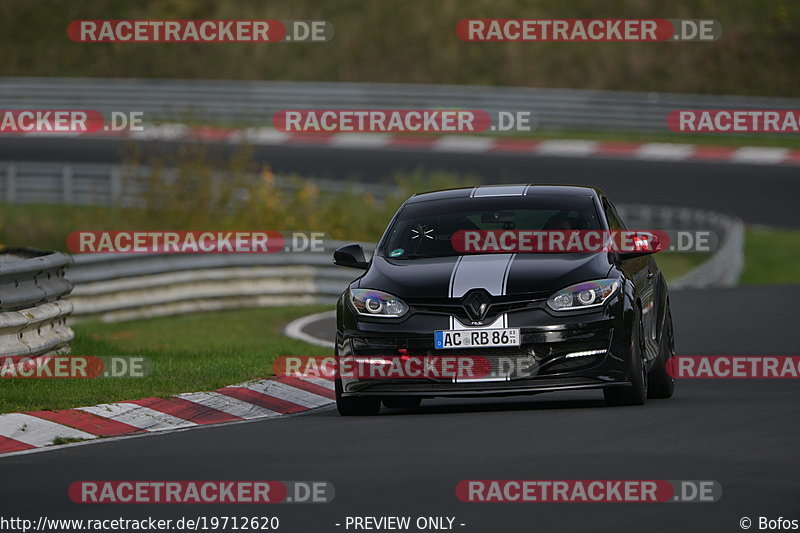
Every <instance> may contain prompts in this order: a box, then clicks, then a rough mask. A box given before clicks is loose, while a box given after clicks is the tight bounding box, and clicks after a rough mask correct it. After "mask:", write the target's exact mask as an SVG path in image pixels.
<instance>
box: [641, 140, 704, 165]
mask: <svg viewBox="0 0 800 533" xmlns="http://www.w3.org/2000/svg"><path fill="white" fill-rule="evenodd" d="M693 153H694V146H693V145H691V144H672V143H647V144H643V145H642V146H641V147H639V150H637V152H636V158H637V159H646V160H649V161H681V160H684V159H688V158H690V157H691V156H692V154H693Z"/></svg>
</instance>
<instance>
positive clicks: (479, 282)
mask: <svg viewBox="0 0 800 533" xmlns="http://www.w3.org/2000/svg"><path fill="white" fill-rule="evenodd" d="M513 260H514V254H478V255H462V256H459V258H458V259H457V260H456V264H455V266H453V273H452V274H451V276H450V298H461V297H462V296H464V295H465V294H466V293H467V292H469V291H470V290H472V289H486V291H487V292H488V293H489V294H491V295H492V296H503V295H505V293H506V283H507V281H508V271H509V269H510V268H511V262H512V261H513Z"/></svg>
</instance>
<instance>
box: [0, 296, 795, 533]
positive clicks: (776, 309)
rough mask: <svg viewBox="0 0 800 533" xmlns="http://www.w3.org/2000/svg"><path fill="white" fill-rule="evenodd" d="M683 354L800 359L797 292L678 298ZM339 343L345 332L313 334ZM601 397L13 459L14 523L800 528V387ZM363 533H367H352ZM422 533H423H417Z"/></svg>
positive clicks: (771, 384)
mask: <svg viewBox="0 0 800 533" xmlns="http://www.w3.org/2000/svg"><path fill="white" fill-rule="evenodd" d="M671 298H672V305H673V314H674V320H675V328H676V332H675V334H676V340H677V351H678V353H679V354H684V355H720V354H725V355H789V354H797V353H798V351H799V350H798V340H799V338H798V334H797V331H798V330H797V325H796V316H797V313H796V303H795V302H797V301H798V298H800V285H798V286H775V287H758V288H737V289H720V290H716V289H708V290H699V291H675V292H673V294H672V296H671ZM306 331H308V332H311V333H315V334H318V335H322V336H325V337H327V338H330V337H331V335H332V323H331V322H330V320H328V321H327V322H321V323H316V324H312V325H311V326H309V328H308V329H307V330H306ZM601 398H602V396H601V394H600V393H599V392H596V391H595V392H592V391H584V392H566V393H552V394H545V395H539V396H533V397H521V398H520V397H517V398H507V399H452V400H434V401H432V400H426V401H425V402H424V403H423V405H422V407H421V408H420V409H418V410H406V411H403V410H394V411H384V412H383V413H382V414H381V415H380V416H377V417H365V418H341V417H339V416H338V415H337V414H336V413H335V411H334V410H333V409H331V408H325V409H322V410H318V411H313V412H310V413H308V414H305V415H299V416H291V417H285V418H282V419H277V420H268V421H263V422H250V423H240V424H235V425H226V426H216V427H207V428H202V429H194V430H191V431H182V432H175V433H169V434H164V435H154V436H147V437H143V438H130V439H123V440H116V441H110V442H100V443H96V444H89V445H78V446H73V447H67V448H62V449H57V450H53V451H48V452H44V453H33V454H26V455H19V456H12V457H6V458H3V459H0V480H2V483H0V516H5V517H8V516H23V517H29V518H33V519H36V518H37V517H38V516H39V515H41V514H46V515H47V516H48V517H50V518H69V517H83V518H116V517H125V518H134V517H146V516H154V517H163V518H175V517H180V516H197V515H206V516H211V515H216V516H225V515H227V516H230V515H234V514H235V515H239V516H241V515H248V516H263V515H272V514H275V515H277V516H279V517H280V519H281V527H280V531H292V532H294V531H302V532H314V533H323V532H328V531H331V532H336V531H346V530H345V528H344V527H343V526H341V527H337V526H335V525H334V524H336V523H340V524H344V520H345V517H347V516H376V515H384V516H385V515H392V516H394V515H408V516H412V517H417V516H422V515H431V516H454V517H456V524H460V523H464V524H465V526H463V527H462V526H456V528H455V529H456V531H465V532H480V533H493V532H535V531H541V532H561V531H564V532H576V531H654V532H674V531H690V532H694V531H698V532H717V531H719V532H725V531H731V532H733V531H741V529H740V527H739V520H740V518H741V517H744V516H748V517H750V518H751V519H752V520H753V521H754V523H755V525H754V526H753V527H752V528H751V529H752V530H757V529H758V526H757V524H758V517H759V516H765V517H769V518H771V519H775V518H778V517H780V516H782V517H788V518H792V519H800V511H799V510H798V509H799V508H798V505H797V501H798V499H800V481H798V480H799V479H800V463H798V461H797V444H798V442H800V425H799V424H798V417H797V402H798V399H800V381H798V380H684V381H681V382H680V383H679V384H678V389H677V391H676V395H675V396H674V397H673V398H672V399H669V400H659V401H652V400H651V401H649V402H648V403H647V404H646V405H645V406H643V407H620V408H609V407H605V406H604V403H603V401H602V399H601ZM124 479H138V480H165V479H166V480H189V479H196V480H203V479H205V480H210V479H218V480H234V479H241V480H248V479H250V480H253V479H265V480H328V481H331V482H333V484H334V485H335V487H336V498H335V500H334V501H333V502H332V503H330V504H316V505H301V504H282V505H275V506H259V507H254V506H247V505H239V506H227V505H226V506H221V505H215V506H200V505H127V506H126V505H95V506H89V505H77V504H74V503H72V502H71V501H70V500H69V499H68V497H67V488H68V487H69V485H70V483H72V482H73V481H76V480H124ZM464 479H673V480H675V479H695V480H697V479H707V480H708V479H713V480H717V481H719V482H720V483H721V485H722V489H723V494H722V498H721V500H720V501H718V502H715V503H654V504H619V503H616V504H614V503H592V504H588V503H572V504H569V503H559V504H541V503H514V504H512V503H506V504H478V503H471V504H470V503H461V502H459V501H458V500H457V499H456V497H455V486H456V484H457V483H458V481H460V480H464ZM349 531H353V530H352V529H350V530H349ZM412 531H416V530H415V529H412Z"/></svg>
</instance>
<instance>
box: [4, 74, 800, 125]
mask: <svg viewBox="0 0 800 533" xmlns="http://www.w3.org/2000/svg"><path fill="white" fill-rule="evenodd" d="M0 101H2V102H3V107H4V108H5V109H26V108H27V109H93V110H97V111H100V112H103V113H106V114H107V113H110V112H111V111H125V112H127V111H143V112H144V117H145V119H146V120H147V121H148V122H152V121H158V120H167V121H174V120H180V121H184V120H196V121H200V122H205V123H210V122H217V123H231V122H238V123H243V124H257V125H260V126H264V125H269V124H271V123H272V115H273V114H274V113H275V112H276V111H279V110H281V109H300V108H342V109H348V108H349V109H369V108H377V109H380V108H384V109H387V108H392V109H438V108H448V109H454V108H460V109H482V110H485V111H487V112H489V113H496V112H498V111H529V112H530V113H531V116H532V117H534V119H535V125H536V127H538V128H539V129H545V130H564V129H565V130H584V131H585V130H603V131H608V130H617V131H621V130H626V131H647V132H664V131H666V123H665V120H666V116H667V114H668V113H669V112H670V111H673V110H675V109H693V108H700V109H759V108H760V109H797V108H798V107H800V100H799V99H791V98H756V97H745V96H717V95H713V96H712V95H693V94H670V93H655V92H650V93H642V92H629V91H593V90H582V89H539V88H529V87H492V86H469V85H421V84H390V83H337V82H280V81H221V80H174V79H170V80H167V79H148V80H144V79H119V78H2V79H0Z"/></svg>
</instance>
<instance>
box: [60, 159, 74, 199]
mask: <svg viewBox="0 0 800 533" xmlns="http://www.w3.org/2000/svg"><path fill="white" fill-rule="evenodd" d="M61 201H62V203H63V204H64V205H72V204H73V194H72V165H64V166H63V167H61Z"/></svg>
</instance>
